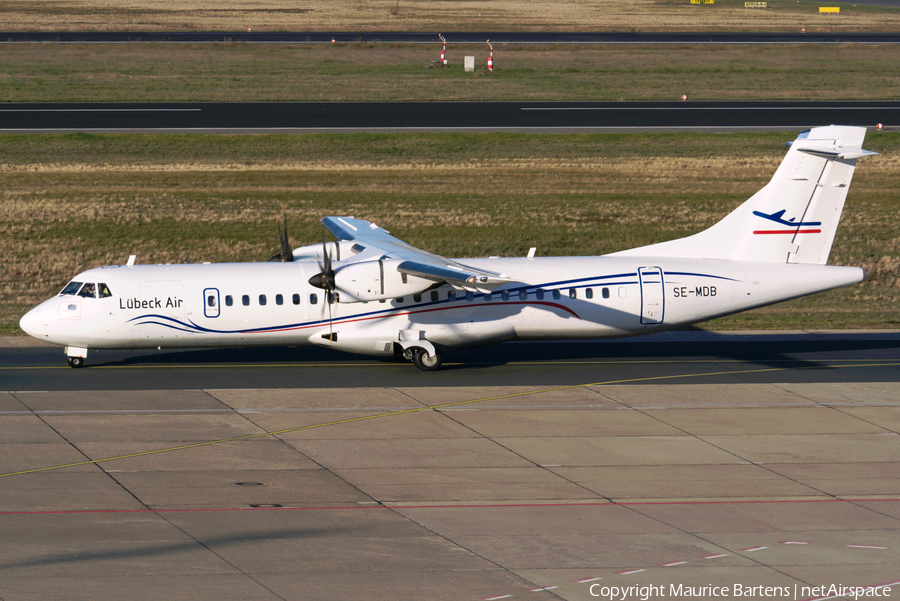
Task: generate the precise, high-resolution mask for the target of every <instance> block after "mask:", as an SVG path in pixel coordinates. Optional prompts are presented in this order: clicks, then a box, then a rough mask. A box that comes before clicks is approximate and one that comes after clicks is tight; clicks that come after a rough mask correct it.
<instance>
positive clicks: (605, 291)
mask: <svg viewBox="0 0 900 601" xmlns="http://www.w3.org/2000/svg"><path fill="white" fill-rule="evenodd" d="M601 296H602V297H603V298H609V288H604V289H603V291H602V294H601Z"/></svg>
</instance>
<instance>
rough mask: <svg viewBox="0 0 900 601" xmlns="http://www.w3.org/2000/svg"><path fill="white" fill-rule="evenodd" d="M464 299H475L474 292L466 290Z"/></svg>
mask: <svg viewBox="0 0 900 601" xmlns="http://www.w3.org/2000/svg"><path fill="white" fill-rule="evenodd" d="M466 300H467V301H473V300H475V293H474V292H470V291H467V292H466Z"/></svg>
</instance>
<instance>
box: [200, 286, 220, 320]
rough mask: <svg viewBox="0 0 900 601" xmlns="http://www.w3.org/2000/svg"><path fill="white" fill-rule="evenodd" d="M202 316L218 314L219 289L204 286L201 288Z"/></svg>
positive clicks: (216, 315) (215, 315)
mask: <svg viewBox="0 0 900 601" xmlns="http://www.w3.org/2000/svg"><path fill="white" fill-rule="evenodd" d="M203 316H204V317H218V316H219V289H218V288H205V289H204V290H203Z"/></svg>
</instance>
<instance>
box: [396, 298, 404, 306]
mask: <svg viewBox="0 0 900 601" xmlns="http://www.w3.org/2000/svg"><path fill="white" fill-rule="evenodd" d="M401 303H403V297H402V296H401V297H400V298H398V299H397V304H398V305H399V304H401Z"/></svg>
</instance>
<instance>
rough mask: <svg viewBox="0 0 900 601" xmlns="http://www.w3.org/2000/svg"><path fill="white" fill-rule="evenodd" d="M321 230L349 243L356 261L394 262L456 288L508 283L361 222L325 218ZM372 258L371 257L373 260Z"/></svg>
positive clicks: (401, 269) (404, 270)
mask: <svg viewBox="0 0 900 601" xmlns="http://www.w3.org/2000/svg"><path fill="white" fill-rule="evenodd" d="M322 223H323V224H324V225H325V228H326V229H327V230H328V231H329V232H331V233H332V234H333V235H334V236H335V237H336V238H337V239H338V240H345V241H353V242H355V243H356V245H357V246H358V247H359V248H354V252H357V253H358V255H357V256H358V257H359V259H357V260H361V259H369V258H381V259H384V258H389V259H397V260H399V261H400V263H399V264H398V265H397V271H399V272H400V273H406V274H409V275H413V276H416V277H420V278H425V279H427V280H432V281H434V282H447V283H448V284H450V285H451V286H457V287H460V288H484V287H492V286H497V285H499V284H504V283H506V282H510V281H512V280H511V279H510V278H508V277H507V276H505V275H504V274H502V273H497V272H494V271H488V270H486V269H480V268H478V267H473V266H471V265H465V264H463V263H459V262H458V261H453V260H451V259H447V258H445V257H442V256H440V255H435V254H432V253H430V252H426V251H424V250H421V249H418V248H416V247H414V246H411V245H409V244H407V243H406V242H404V241H403V240H400V239H399V238H395V237H394V236H391V235H390V233H388V231H387V230H386V229H384V228H380V227H378V226H377V225H375V224H374V223H371V222H369V221H366V220H364V219H354V218H353V217H325V218H324V219H322ZM373 255H374V257H373Z"/></svg>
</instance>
